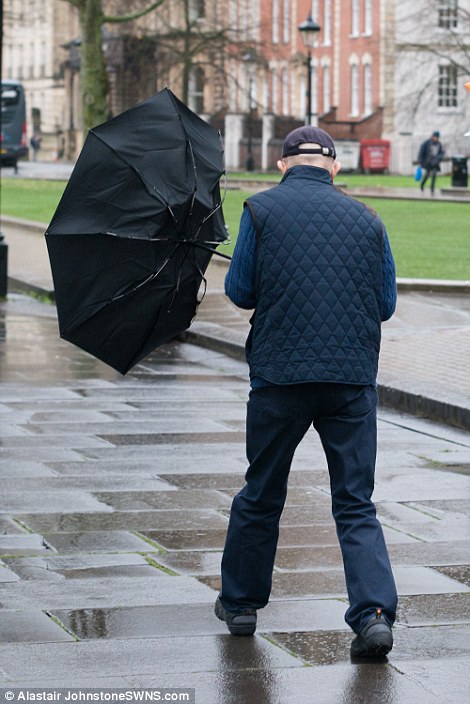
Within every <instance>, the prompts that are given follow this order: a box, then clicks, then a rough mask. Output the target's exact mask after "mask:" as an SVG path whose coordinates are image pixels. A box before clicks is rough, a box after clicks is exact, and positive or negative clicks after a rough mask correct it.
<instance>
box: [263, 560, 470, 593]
mask: <svg viewBox="0 0 470 704" xmlns="http://www.w3.org/2000/svg"><path fill="white" fill-rule="evenodd" d="M394 576H395V581H396V584H397V590H398V593H399V594H400V595H404V594H405V595H409V594H443V593H452V594H453V593H458V592H466V591H470V589H469V588H468V587H466V586H465V585H464V584H461V583H460V582H457V581H455V580H453V579H449V578H447V577H446V576H445V575H441V574H439V573H438V572H436V571H435V570H433V569H430V568H427V567H398V566H397V567H395V568H394ZM272 593H273V596H276V597H296V596H302V595H307V594H312V595H315V594H331V595H345V594H346V585H345V582H344V575H343V572H342V571H339V570H329V571H325V572H319V571H311V572H308V573H307V572H290V573H287V574H286V573H275V574H274V577H273V592H272Z"/></svg>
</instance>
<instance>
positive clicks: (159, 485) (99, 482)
mask: <svg viewBox="0 0 470 704" xmlns="http://www.w3.org/2000/svg"><path fill="white" fill-rule="evenodd" d="M83 464H84V465H86V464H87V463H85V462H84V463H83ZM51 475H52V472H51ZM15 488H16V489H17V490H18V491H26V490H29V491H46V492H48V491H70V492H75V491H88V492H93V493H94V494H95V493H96V492H101V491H103V492H132V491H133V490H135V491H143V492H144V491H145V492H155V491H164V492H165V493H168V492H170V491H171V492H176V491H177V488H176V487H175V486H172V485H171V484H169V483H168V482H165V481H161V480H160V479H157V478H156V477H155V476H153V477H152V476H147V477H145V476H141V475H140V476H139V475H135V474H133V473H131V475H130V476H126V475H124V474H115V475H109V474H108V475H106V476H104V477H102V476H99V475H98V476H95V475H89V474H86V475H85V476H62V477H59V476H57V475H53V476H47V477H24V478H21V477H20V478H18V479H15V478H13V477H8V478H7V479H5V478H4V479H3V480H2V489H3V491H13V490H14V489H15ZM0 532H1V525H0Z"/></svg>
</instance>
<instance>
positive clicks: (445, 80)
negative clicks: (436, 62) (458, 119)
mask: <svg viewBox="0 0 470 704" xmlns="http://www.w3.org/2000/svg"><path fill="white" fill-rule="evenodd" d="M438 105H439V107H440V108H456V107H457V67H456V66H452V65H447V66H439V85H438Z"/></svg>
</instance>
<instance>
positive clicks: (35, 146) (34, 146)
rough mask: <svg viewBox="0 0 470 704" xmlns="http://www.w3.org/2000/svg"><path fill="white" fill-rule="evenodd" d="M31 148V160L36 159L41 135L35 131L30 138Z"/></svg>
mask: <svg viewBox="0 0 470 704" xmlns="http://www.w3.org/2000/svg"><path fill="white" fill-rule="evenodd" d="M30 144H31V149H32V150H33V161H36V159H37V156H38V152H39V150H40V148H41V135H40V134H39V132H35V133H34V134H33V136H32V137H31V139H30Z"/></svg>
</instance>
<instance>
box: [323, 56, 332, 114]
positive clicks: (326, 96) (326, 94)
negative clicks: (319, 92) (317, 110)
mask: <svg viewBox="0 0 470 704" xmlns="http://www.w3.org/2000/svg"><path fill="white" fill-rule="evenodd" d="M330 90H331V86H330V67H329V66H324V67H323V112H324V113H325V112H329V110H330V107H331V105H330Z"/></svg>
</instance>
